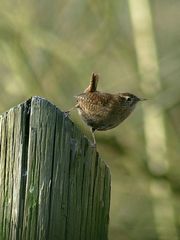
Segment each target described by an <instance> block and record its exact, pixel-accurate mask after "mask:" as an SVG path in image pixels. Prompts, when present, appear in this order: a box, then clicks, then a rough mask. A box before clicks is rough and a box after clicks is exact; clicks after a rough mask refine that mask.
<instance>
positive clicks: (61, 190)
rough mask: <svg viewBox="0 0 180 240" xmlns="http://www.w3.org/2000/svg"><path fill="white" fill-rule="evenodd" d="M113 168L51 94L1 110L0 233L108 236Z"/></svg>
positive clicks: (8, 237) (16, 239)
mask: <svg viewBox="0 0 180 240" xmlns="http://www.w3.org/2000/svg"><path fill="white" fill-rule="evenodd" d="M109 206H110V172H109V169H108V167H107V166H106V165H105V163H104V162H103V161H102V160H101V159H100V158H99V156H98V153H97V152H96V151H95V149H93V148H92V147H91V146H90V145H89V142H88V140H87V139H86V138H84V137H83V136H82V134H81V133H80V131H79V130H78V129H77V128H76V127H75V126H74V124H73V123H72V122H71V121H70V120H69V119H68V118H64V115H63V113H62V112H61V111H60V110H58V109H57V108H56V107H55V106H54V105H52V104H51V103H49V102H48V101H47V100H45V99H42V98H40V97H33V98H31V99H30V100H28V101H26V102H25V103H23V104H20V105H18V106H17V107H14V108H12V109H10V110H9V111H8V112H6V113H4V114H2V115H1V116H0V239H1V240H39V239H42V240H46V239H48V240H56V239H57V240H107V239H108V236H107V235H108V221H109Z"/></svg>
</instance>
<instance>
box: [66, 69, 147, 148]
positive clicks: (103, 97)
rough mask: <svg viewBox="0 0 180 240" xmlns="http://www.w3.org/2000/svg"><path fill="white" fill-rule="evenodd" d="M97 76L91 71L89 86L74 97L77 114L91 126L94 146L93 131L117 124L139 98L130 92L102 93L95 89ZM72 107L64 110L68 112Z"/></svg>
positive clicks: (142, 99) (128, 113)
mask: <svg viewBox="0 0 180 240" xmlns="http://www.w3.org/2000/svg"><path fill="white" fill-rule="evenodd" d="M98 80H99V76H98V74H95V73H93V74H92V78H91V81H90V84H89V86H88V87H87V88H86V89H85V91H84V92H83V93H81V94H79V95H77V96H75V97H76V100H77V104H76V105H75V107H73V108H77V110H78V113H79V115H80V116H81V117H82V119H83V120H84V122H85V123H86V124H87V125H88V126H90V127H91V132H92V136H93V142H94V143H93V146H96V139H95V135H94V132H95V131H106V130H109V129H112V128H114V127H116V126H118V125H119V124H120V123H121V122H123V121H124V120H125V119H126V118H127V117H128V116H129V115H130V114H131V112H132V111H133V110H134V109H135V106H136V104H137V103H138V102H139V101H144V100H146V99H145V98H139V97H137V96H135V95H133V94H132V93H116V94H111V93H104V92H99V91H97V85H98ZM73 108H71V109H70V110H69V111H67V112H66V114H68V113H69V112H70V111H71V110H72V109H73Z"/></svg>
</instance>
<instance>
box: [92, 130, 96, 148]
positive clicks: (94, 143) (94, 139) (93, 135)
mask: <svg viewBox="0 0 180 240" xmlns="http://www.w3.org/2000/svg"><path fill="white" fill-rule="evenodd" d="M94 132H95V129H94V128H91V133H92V137H93V144H92V147H94V148H95V147H96V138H95V134H94Z"/></svg>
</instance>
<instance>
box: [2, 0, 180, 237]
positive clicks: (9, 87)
mask: <svg viewBox="0 0 180 240" xmlns="http://www.w3.org/2000/svg"><path fill="white" fill-rule="evenodd" d="M150 3H151V11H152V17H153V24H154V25H153V26H154V29H155V39H156V45H157V51H158V61H159V65H160V77H161V81H162V86H163V87H162V91H161V92H160V93H159V94H158V96H154V97H153V98H152V99H151V104H153V103H155V104H158V105H159V107H160V108H161V109H162V110H163V111H164V113H165V124H166V134H167V146H168V157H169V164H170V169H169V171H168V173H167V175H166V176H165V178H166V180H167V181H168V182H169V184H170V186H171V188H172V202H173V207H174V211H175V226H176V228H177V229H180V218H179V215H180V205H179V200H180V185H179V182H180V174H179V168H180V161H179V155H180V148H179V143H180V140H179V139H180V125H179V119H180V94H179V91H180V82H179V77H180V63H179V62H180V61H179V59H180V48H179V42H180V31H179V25H178V24H177V23H178V22H180V15H179V9H180V3H179V1H178V0H173V1H171V3H170V2H169V1H167V0H160V1H151V2H150ZM0 55H1V58H0V74H1V75H0V76H1V78H0V88H1V91H0V99H1V101H0V111H1V112H3V111H5V110H7V109H8V108H10V107H12V106H14V105H16V104H18V103H19V102H21V101H24V100H25V99H27V98H29V97H30V96H33V95H41V96H43V97H46V98H48V99H49V100H51V101H53V102H54V103H55V104H56V105H58V106H59V107H60V108H61V109H62V110H66V109H68V108H70V107H71V106H72V105H73V104H74V99H73V96H74V95H76V94H78V93H80V92H82V90H84V88H86V86H87V84H88V82H89V78H90V75H91V73H92V72H93V71H95V72H98V73H100V77H101V78H100V82H99V89H100V90H103V91H110V92H126V91H129V92H133V93H135V94H137V95H139V96H142V95H143V94H142V92H141V89H140V86H139V81H138V79H139V72H138V68H137V62H136V55H135V48H134V39H133V33H132V26H131V21H130V16H129V9H128V4H127V1H126V0H120V1H117V0H113V1H108V0H105V1H103V2H102V1H98V0H93V1H87V0H86V1H82V0H78V1H75V0H69V1H57V0H54V1H47V0H46V1H19V0H15V1H10V0H8V1H5V0H2V1H1V2H0ZM144 97H146V96H144ZM72 119H73V120H74V121H75V122H76V123H77V124H78V125H79V126H80V127H81V128H82V131H83V132H84V134H87V135H88V136H90V137H91V135H90V134H89V131H88V129H87V127H86V126H85V125H84V124H83V123H82V122H81V121H80V120H79V117H78V116H77V114H76V113H73V114H72ZM142 126H143V118H142V110H141V107H140V106H139V107H138V108H137V109H136V112H135V113H134V114H133V115H132V116H131V117H130V118H129V119H128V120H127V121H126V122H124V123H123V124H122V125H121V126H119V127H118V128H116V129H114V130H112V131H107V132H104V133H103V132H101V133H97V141H98V148H99V152H100V154H101V156H102V158H103V159H104V160H105V161H106V162H107V164H108V165H109V166H110V169H111V173H112V201H111V219H110V229H109V235H110V240H117V239H122V240H125V239H128V240H131V239H132V240H134V239H138V240H141V239H142V240H144V239H150V240H152V239H153V240H154V239H159V238H158V234H157V231H156V222H155V219H154V214H153V199H152V196H151V194H150V190H149V189H150V186H149V185H150V182H151V181H152V180H155V181H161V180H162V179H161V177H159V178H158V177H156V176H153V175H152V174H151V173H150V172H149V169H148V167H147V156H146V152H145V141H144V133H143V128H142ZM179 237H180V232H179Z"/></svg>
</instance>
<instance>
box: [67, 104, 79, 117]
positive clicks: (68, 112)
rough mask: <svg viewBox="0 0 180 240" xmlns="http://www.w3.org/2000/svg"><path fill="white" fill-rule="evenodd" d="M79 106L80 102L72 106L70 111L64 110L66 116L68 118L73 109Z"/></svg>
mask: <svg viewBox="0 0 180 240" xmlns="http://www.w3.org/2000/svg"><path fill="white" fill-rule="evenodd" d="M77 107H78V104H76V105H75V106H74V107H72V108H70V109H69V110H68V111H65V112H64V115H65V118H67V117H68V116H69V114H70V112H71V111H72V110H74V109H75V108H77Z"/></svg>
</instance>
